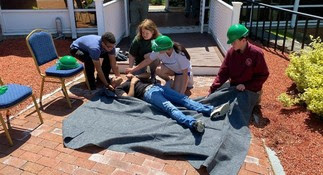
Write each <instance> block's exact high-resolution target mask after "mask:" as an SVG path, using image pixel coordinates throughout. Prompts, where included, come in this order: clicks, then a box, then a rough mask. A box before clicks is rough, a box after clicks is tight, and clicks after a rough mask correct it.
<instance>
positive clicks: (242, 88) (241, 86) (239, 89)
mask: <svg viewBox="0 0 323 175" xmlns="http://www.w3.org/2000/svg"><path fill="white" fill-rule="evenodd" d="M236 89H237V90H238V91H244V90H245V89H246V87H245V86H244V84H238V86H237V87H236Z"/></svg>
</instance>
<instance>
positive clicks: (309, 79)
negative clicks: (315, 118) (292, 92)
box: [279, 36, 323, 117]
mask: <svg viewBox="0 0 323 175" xmlns="http://www.w3.org/2000/svg"><path fill="white" fill-rule="evenodd" d="M311 40H312V42H311V43H310V47H308V48H306V49H303V50H301V51H300V52H298V53H293V54H291V55H290V63H289V65H288V67H287V69H286V73H287V76H288V77H289V78H290V79H291V80H293V81H294V83H295V84H296V86H297V90H298V92H299V93H300V94H298V96H296V97H289V96H287V94H282V95H280V96H279V100H280V101H281V102H282V103H283V104H284V105H287V106H288V104H289V105H293V104H295V103H298V102H305V103H306V105H307V109H308V110H310V111H312V112H313V113H316V114H318V115H319V116H321V117H323V43H322V41H321V39H320V38H317V39H313V37H312V36H311ZM288 98H290V99H288Z"/></svg>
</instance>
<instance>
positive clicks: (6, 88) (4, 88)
mask: <svg viewBox="0 0 323 175" xmlns="http://www.w3.org/2000/svg"><path fill="white" fill-rule="evenodd" d="M7 90H8V86H0V95H2V94H4V93H5V92H6V91H7Z"/></svg>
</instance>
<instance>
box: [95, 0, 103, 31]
mask: <svg viewBox="0 0 323 175" xmlns="http://www.w3.org/2000/svg"><path fill="white" fill-rule="evenodd" d="M95 11H96V22H97V27H98V35H102V34H103V33H104V32H105V24H104V23H105V20H104V13H103V0H95Z"/></svg>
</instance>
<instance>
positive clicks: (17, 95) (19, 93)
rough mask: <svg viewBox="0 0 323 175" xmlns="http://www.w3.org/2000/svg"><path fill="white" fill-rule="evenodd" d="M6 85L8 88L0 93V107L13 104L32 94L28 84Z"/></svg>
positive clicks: (3, 107)
mask: <svg viewBox="0 0 323 175" xmlns="http://www.w3.org/2000/svg"><path fill="white" fill-rule="evenodd" d="M7 86H8V90H7V91H6V92H5V93H4V94H2V95H0V109H5V108H8V107H11V106H14V105H16V104H18V103H19V102H21V101H22V100H24V99H26V98H27V97H29V96H30V95H31V94H32V90H31V88H30V87H28V86H23V85H19V84H7Z"/></svg>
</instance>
